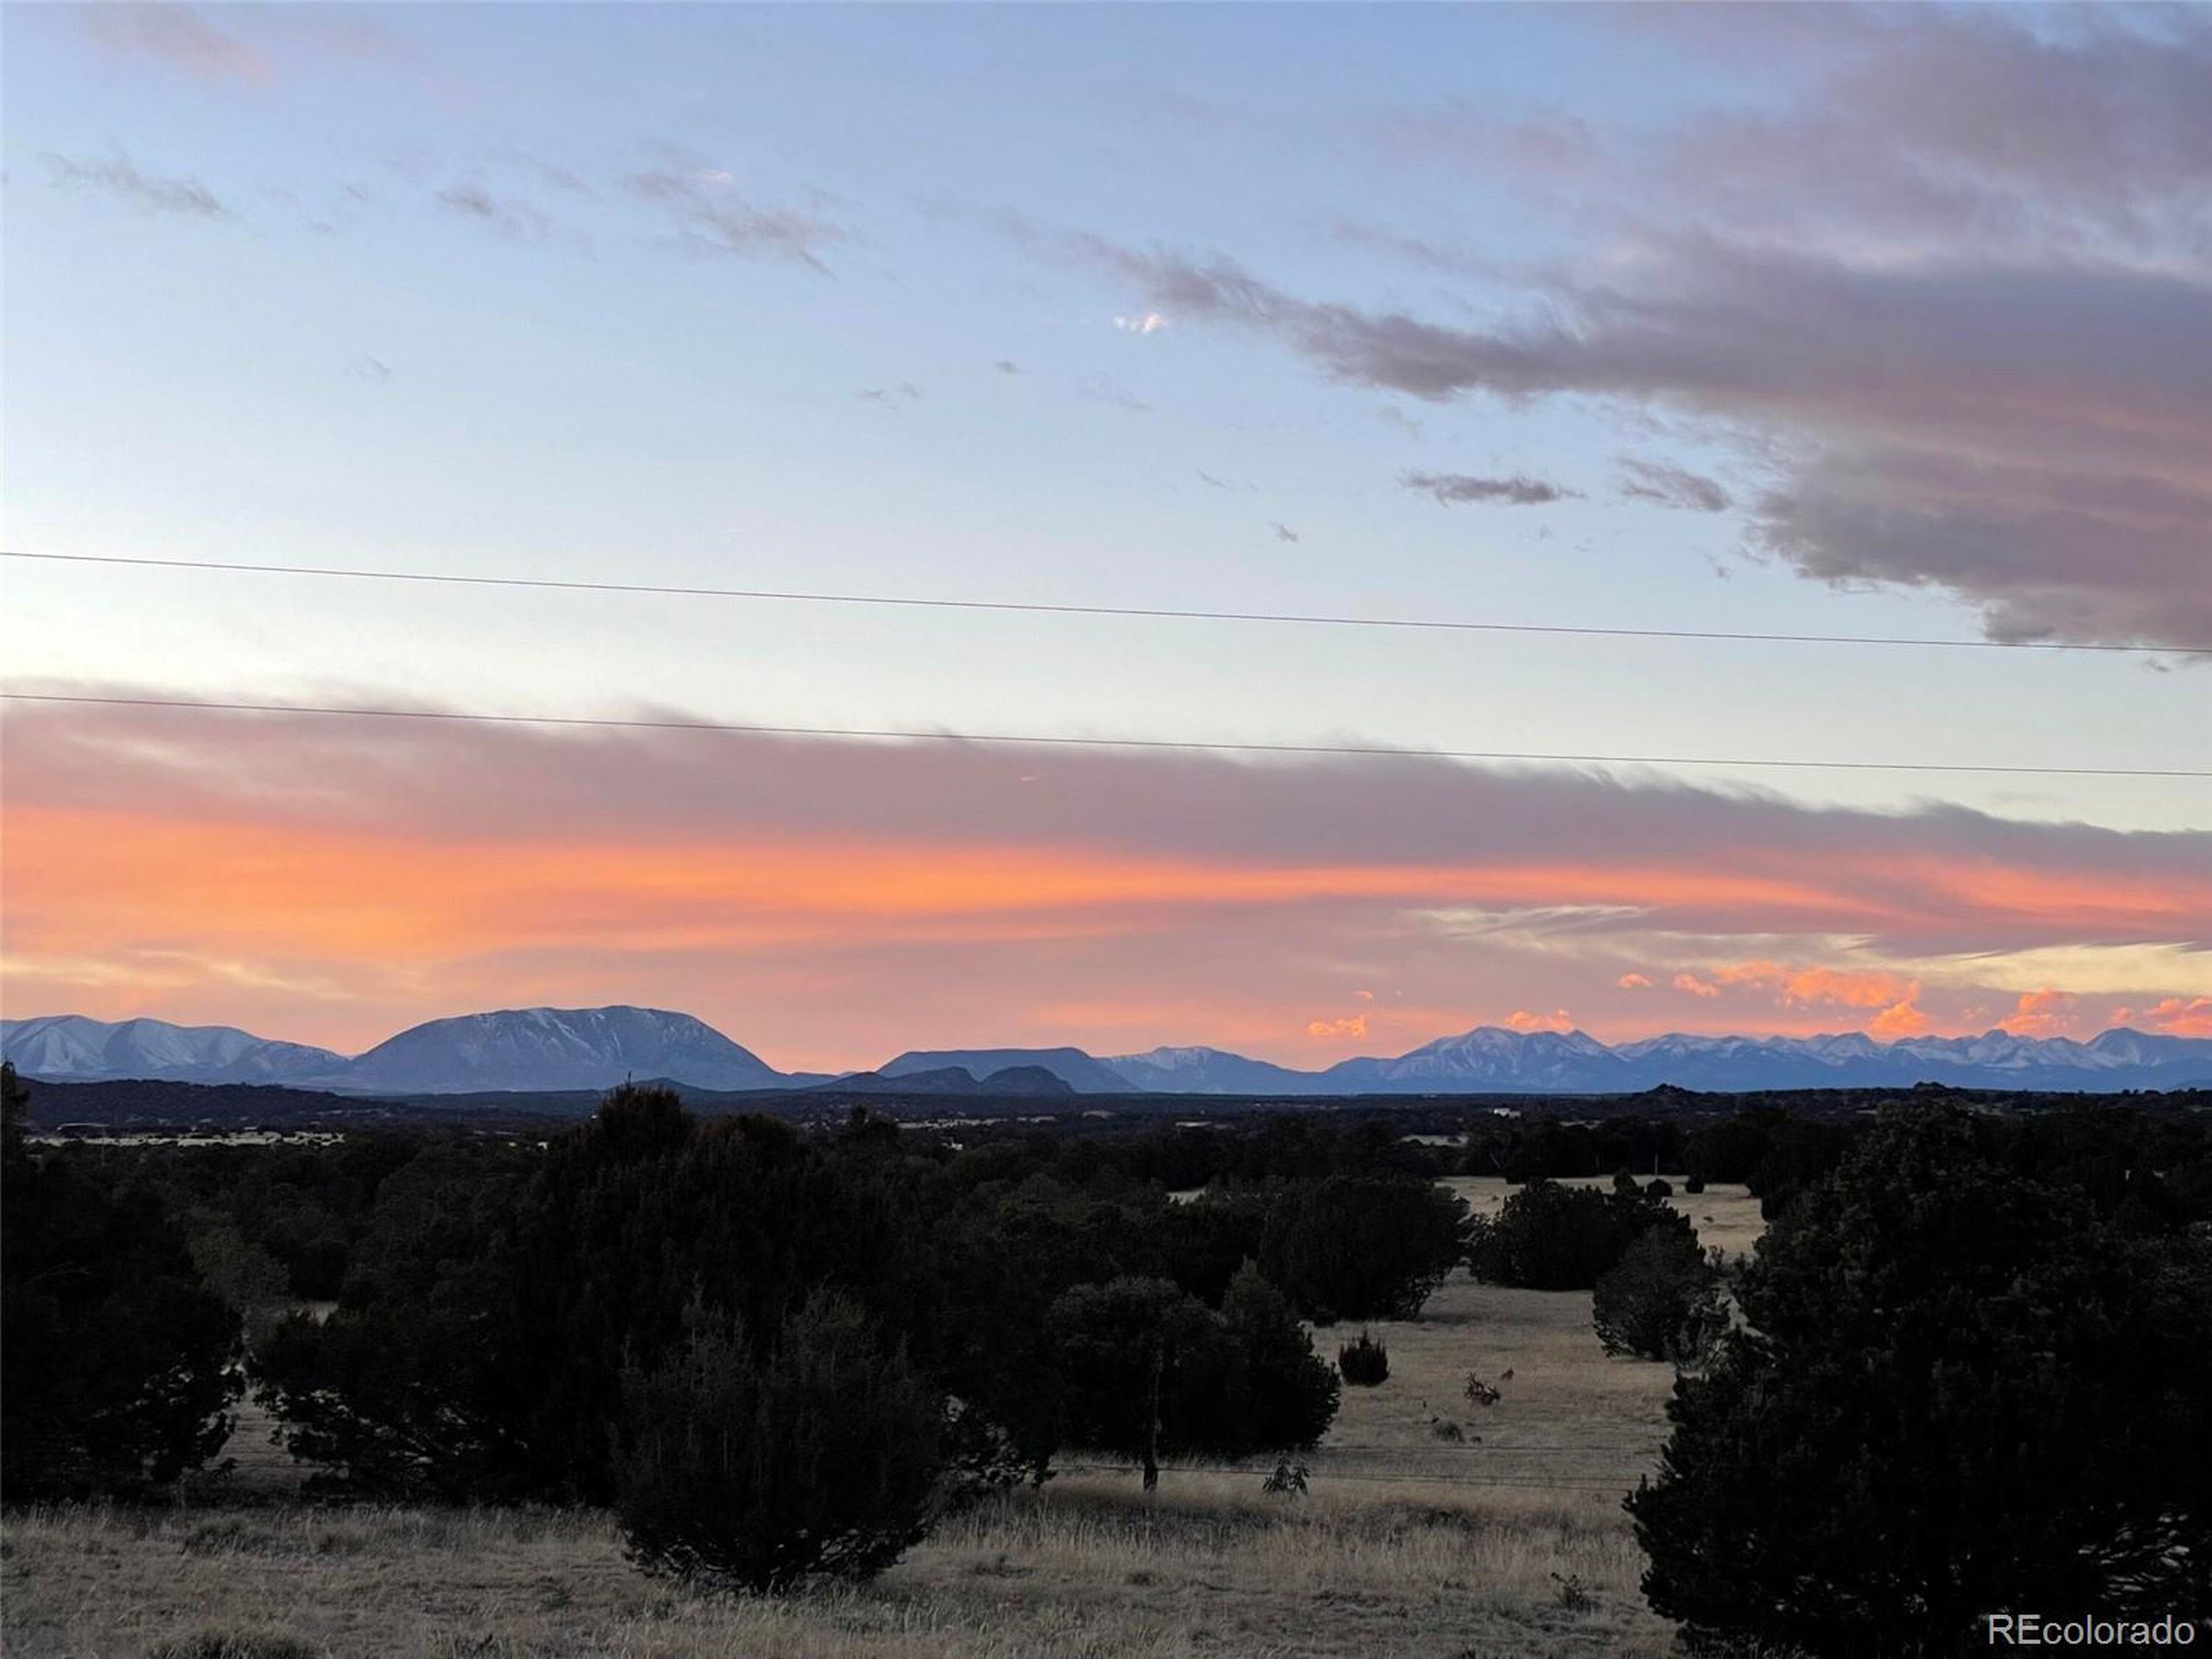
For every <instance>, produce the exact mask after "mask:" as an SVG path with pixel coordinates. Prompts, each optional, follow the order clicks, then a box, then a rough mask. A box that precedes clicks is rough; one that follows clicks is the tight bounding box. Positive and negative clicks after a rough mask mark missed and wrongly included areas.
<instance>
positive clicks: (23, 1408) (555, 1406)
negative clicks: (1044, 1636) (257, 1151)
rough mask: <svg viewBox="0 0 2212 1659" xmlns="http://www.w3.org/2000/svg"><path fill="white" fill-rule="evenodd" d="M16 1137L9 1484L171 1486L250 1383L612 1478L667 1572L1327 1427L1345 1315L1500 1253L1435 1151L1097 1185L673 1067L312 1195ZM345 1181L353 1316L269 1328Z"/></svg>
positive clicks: (765, 1580)
mask: <svg viewBox="0 0 2212 1659" xmlns="http://www.w3.org/2000/svg"><path fill="white" fill-rule="evenodd" d="M10 1087H11V1090H12V1089H13V1088H14V1085H13V1083H12V1079H11V1080H10ZM17 1092H20V1091H17ZM6 1157H7V1164H8V1180H9V1189H8V1193H7V1210H6V1214H5V1218H4V1219H5V1227H6V1234H7V1237H6V1242H5V1246H4V1255H5V1261H4V1286H5V1298H6V1302H7V1320H8V1329H7V1332H6V1344H5V1354H4V1357H5V1365H6V1372H7V1375H6V1385H5V1389H4V1390H0V1393H4V1403H5V1410H6V1414H7V1422H6V1424H5V1426H4V1431H5V1432H4V1438H5V1442H6V1449H7V1460H6V1466H5V1469H4V1471H0V1472H3V1473H4V1482H5V1496H6V1497H7V1498H8V1499H9V1500H10V1501H19V1500H22V1499H25V1498H30V1497H45V1496H54V1495H61V1494H67V1493H82V1492H92V1491H108V1492H125V1493H127V1492H130V1491H143V1490H145V1489H147V1488H149V1487H150V1486H153V1485H155V1484H159V1483H161V1482H162V1481H165V1480H168V1479H172V1478H175V1475H176V1474H177V1473H178V1472H179V1471H182V1470H184V1469H188V1468H190V1467H194V1466H196V1465H200V1464H201V1463H204V1461H205V1460H206V1459H207V1456H208V1455H209V1454H210V1453H211V1452H213V1449H214V1448H215V1447H216V1446H219V1444H220V1442H221V1440H222V1439H223V1437H224V1434H225V1433H226V1431H227V1427H228V1424H227V1421H226V1414H227V1412H228V1411H229V1409H230V1408H231V1407H232V1402H234V1401H235V1399H236V1398H237V1396H238V1391H239V1389H241V1388H242V1387H245V1386H250V1387H251V1389H253V1391H254V1393H255V1395H256V1397H257V1400H258V1401H259V1402H261V1403H263V1404H264V1405H265V1406H266V1407H267V1408H269V1409H270V1411H271V1412H272V1413H273V1414H275V1416H276V1418H277V1421H278V1423H279V1425H280V1432H281V1433H282V1434H283V1437H284V1440H285V1441H286V1443H287V1445H288V1446H289V1448H290V1449H291V1450H292V1452H294V1453H295V1454H296V1456H298V1457H299V1458H300V1459H302V1460H303V1461H305V1462H306V1463H307V1464H308V1465H310V1466H311V1467H312V1469H313V1470H314V1471H315V1475H314V1484H316V1485H317V1486H318V1487H320V1488H321V1489H323V1490H325V1491H334V1492H345V1493H352V1494H359V1495H375V1496H378V1497H428V1498H434V1499H442V1500H450V1501H466V1502H516V1501H535V1502H547V1503H588V1504H598V1505H606V1506H609V1507H612V1508H613V1509H614V1510H616V1511H617V1512H618V1513H619V1514H620V1516H622V1518H623V1521H624V1523H625V1525H626V1528H627V1529H629V1532H630V1535H631V1537H632V1542H633V1546H634V1547H635V1548H636V1549H637V1551H638V1552H639V1555H640V1557H641V1559H643V1560H645V1561H646V1562H648V1563H649V1564H651V1565H655V1566H661V1567H671V1568H674V1569H677V1570H680V1571H685V1572H689V1573H697V1574H705V1575H709V1576H713V1577H716V1578H720V1579H722V1580H727V1581H728V1582H731V1583H734V1584H739V1585H742V1586H747V1587H752V1588H774V1587H779V1586H783V1585H785V1584H788V1583H791V1582H792V1581H794V1580H797V1579H798V1578H802V1577H804V1576H806V1575H808V1574H810V1573H820V1572H855V1571H865V1570H868V1569H869V1568H871V1567H874V1566H880V1565H881V1564H882V1562H883V1561H884V1560H888V1559H890V1558H892V1557H893V1556H894V1555H895V1554H897V1552H898V1550H899V1549H900V1548H904V1547H905V1546H906V1543H908V1542H911V1541H912V1539H913V1538H914V1537H915V1536H917V1535H918V1530H919V1529H921V1528H923V1527H924V1526H925V1525H926V1524H927V1522H928V1521H929V1519H930V1518H931V1516H934V1515H935V1514H937V1513H938V1512H939V1511H940V1510H942V1509H943V1508H944V1506H945V1505H946V1504H948V1503H958V1502H960V1501H962V1500H963V1498H964V1497H969V1496H972V1495H974V1494H975V1493H976V1492H978V1491H984V1490H988V1488H989V1487H991V1486H993V1485H997V1484H1007V1483H1008V1482H1012V1481H1016V1480H1020V1479H1038V1478H1043V1477H1044V1476H1045V1475H1046V1473H1047V1472H1048V1471H1049V1470H1050V1468H1051V1465H1052V1459H1053V1457H1054V1456H1055V1455H1056V1454H1057V1453H1058V1452H1059V1451H1060V1450H1061V1449H1062V1448H1063V1447H1066V1446H1080V1447H1083V1448H1084V1449H1086V1450H1090V1451H1103V1452H1109V1453H1112V1454H1116V1455H1119V1456H1122V1457H1124V1458H1127V1459H1129V1460H1130V1461H1132V1462H1134V1463H1135V1464H1137V1465H1140V1466H1141V1467H1142V1468H1143V1470H1144V1471H1145V1478H1146V1480H1147V1484H1151V1483H1152V1482H1154V1481H1155V1480H1156V1479H1157V1478H1158V1472H1159V1469H1160V1465H1161V1463H1162V1461H1163V1460H1165V1459H1170V1458H1173V1457H1175V1456H1179V1455H1185V1454H1189V1453H1193V1452H1197V1453H1204V1454H1206V1455H1212V1456H1230V1457H1235V1456H1243V1455H1246V1454H1248V1453H1251V1452H1263V1451H1264V1452H1274V1451H1278V1450H1281V1451H1290V1450H1294V1449H1297V1448H1302V1447H1310V1446H1313V1444H1314V1443H1315V1442H1316V1441H1318V1440H1319V1438H1320V1437H1321V1435H1322V1434H1323V1433H1325V1431H1326V1429H1327V1427H1328V1425H1329V1423H1330V1421H1332V1418H1333V1416H1334V1414H1335V1410H1336V1404H1337V1386H1338V1384H1337V1377H1336V1375H1335V1372H1334V1370H1333V1368H1332V1367H1331V1366H1329V1365H1327V1364H1325V1363H1324V1362H1323V1361H1322V1359H1321V1358H1320V1357H1319V1356H1318V1355H1316V1354H1315V1352H1314V1351H1313V1342H1312V1338H1311V1337H1310V1335H1309V1334H1308V1332H1307V1330H1306V1324H1305V1321H1306V1320H1308V1319H1313V1320H1319V1321H1324V1322H1325V1321H1330V1320H1333V1319H1340V1318H1341V1319H1363V1318H1364V1319H1381V1318H1392V1317H1401V1316H1404V1315H1408V1314H1410V1313H1414V1312H1416V1311H1417V1310H1418V1308H1419V1306H1420V1304H1421V1301H1422V1300H1424V1299H1425V1298H1426V1296H1427V1294H1428V1292H1429V1291H1430V1290H1431V1289H1432V1288H1433V1287H1434V1285H1435V1284H1436V1283H1437V1282H1438V1281H1440V1280H1441V1278H1442V1277H1443V1276H1444V1275H1445V1274H1446V1273H1447V1272H1448V1271H1449V1270H1450V1268H1452V1265H1453V1264H1454V1263H1455V1262H1457V1261H1458V1260H1459V1257H1460V1255H1461V1254H1462V1251H1463V1248H1464V1247H1463V1242H1462V1236H1461V1220H1462V1217H1461V1209H1462V1206H1461V1205H1459V1201H1458V1200H1457V1199H1455V1198H1452V1197H1451V1196H1450V1195H1449V1194H1448V1193H1446V1192H1442V1191H1441V1190H1440V1189H1438V1188H1436V1187H1435V1186H1434V1185H1433V1184H1431V1183H1429V1182H1427V1181H1426V1180H1425V1179H1421V1178H1420V1177H1418V1176H1412V1175H1400V1174H1391V1173H1368V1174H1360V1175H1342V1176H1329V1177H1324V1178H1320V1179H1312V1180H1286V1181H1274V1182H1266V1183H1260V1184H1256V1185H1248V1186H1236V1185H1224V1187H1222V1188H1221V1189H1219V1190H1217V1191H1212V1192H1206V1193H1204V1194H1201V1195H1198V1196H1197V1197H1195V1198H1190V1199H1189V1201H1176V1200H1174V1199H1171V1198H1169V1196H1168V1195H1167V1194H1166V1192H1164V1191H1163V1190H1161V1189H1160V1188H1159V1187H1158V1186H1157V1185H1136V1184H1134V1183H1130V1182H1127V1181H1123V1180H1120V1179H1113V1178H1111V1177H1110V1176H1102V1177H1100V1178H1099V1179H1096V1180H1094V1181H1093V1182H1092V1183H1091V1184H1090V1185H1088V1186H1086V1187H1085V1188H1084V1189H1081V1190H1077V1189H1071V1188H1070V1187H1069V1186H1067V1185H1063V1184H1062V1183H1061V1182H1059V1181H1058V1180H1056V1179H1053V1178H1052V1176H1050V1175H1048V1174H1046V1173H1043V1172H1042V1171H1041V1170H1039V1169H1035V1168H1026V1167H1023V1166H1021V1165H1020V1164H1018V1163H1017V1164H1012V1165H1009V1164H1008V1163H1007V1161H1006V1160H1003V1159H994V1158H990V1157H980V1158H968V1157H963V1155H961V1153H960V1152H959V1150H958V1149H957V1148H955V1147H950V1146H949V1145H948V1144H946V1143H945V1142H944V1141H941V1140H939V1139H937V1138H934V1137H928V1136H917V1135H903V1134H901V1133H900V1132H899V1131H898V1130H897V1129H896V1128H894V1127H893V1126H892V1125H890V1124H888V1123H887V1122H881V1121H880V1120H876V1119H874V1118H872V1117H869V1116H867V1115H866V1114H865V1113H856V1114H855V1116H854V1117H853V1118H852V1120H851V1121H850V1122H848V1123H846V1124H844V1125H842V1127H840V1128H837V1129H836V1130H834V1131H831V1132H828V1133H806V1132H802V1131H801V1130H798V1129H797V1128H793V1127H791V1125H789V1124H787V1123H784V1122H779V1121H776V1120H772V1119H769V1118H764V1117H734V1118H721V1119H713V1120H702V1119H698V1118H696V1117H693V1116H690V1114H689V1113H687V1112H686V1111H685V1110H684V1109H683V1107H682V1105H681V1103H680V1102H679V1101H678V1100H677V1097H676V1096H674V1095H673V1094H671V1093H670V1092H668V1091H666V1090H656V1089H650V1088H645V1089H633V1088H625V1089H621V1090H616V1091H614V1092H613V1094H612V1095H610V1096H608V1098H607V1101H606V1103H604V1104H603V1105H602V1107H601V1109H600V1110H599V1112H598V1113H597V1114H596V1115H595V1116H594V1117H593V1118H592V1119H591V1120H590V1121H589V1122H588V1123H586V1124H584V1125H583V1126H582V1127H581V1128H577V1129H575V1130H574V1131H572V1132H569V1133H567V1134H563V1135H556V1136H555V1137H553V1138H552V1139H551V1140H550V1141H549V1142H547V1143H545V1144H544V1145H543V1146H538V1145H531V1144H519V1145H518V1144H512V1143H503V1142H499V1141H476V1140H469V1139H463V1138H446V1139H442V1140H433V1141H424V1142H421V1143H418V1144H416V1145H415V1146H414V1147H412V1149H411V1152H410V1154H409V1155H406V1156H404V1157H403V1156H400V1155H399V1149H398V1148H397V1147H394V1146H392V1145H391V1144H388V1143H387V1144H380V1145H372V1146H369V1147H359V1148H325V1149H321V1152H320V1153H319V1154H309V1155H308V1161H309V1162H310V1163H311V1164H312V1163H316V1162H317V1161H318V1160H319V1163H320V1168H321V1179H320V1180H319V1181H314V1180H311V1181H310V1182H309V1183H308V1186H309V1187H310V1188H311V1189H313V1190H312V1191H310V1192H296V1193H292V1194H287V1193H283V1192H273V1191H271V1190H270V1185H269V1184H268V1183H267V1182H265V1181H263V1180H257V1179H249V1180H242V1181H239V1182H238V1183H237V1185H235V1187H234V1188H233V1189H232V1192H231V1198H232V1204H231V1205H230V1207H229V1208H228V1209H227V1210H226V1209H225V1208H224V1206H223V1205H221V1204H219V1203H217V1202H215V1200H216V1199H217V1198H219V1194H218V1193H216V1192H213V1191H211V1190H210V1189H209V1187H208V1186H207V1184H206V1182H207V1170H206V1168H204V1167H202V1168H197V1169H186V1170H184V1171H183V1172H182V1173H180V1169H179V1166H180V1164H190V1163H191V1162H193V1160H194V1159H196V1158H197V1157H198V1154H185V1153H181V1152H175V1151H172V1152H169V1153H167V1154H162V1155H158V1156H155V1155H147V1156H140V1157H137V1158H135V1159H132V1158H106V1157H103V1156H102V1155H101V1154H99V1152H98V1150H97V1149H94V1148H86V1147H70V1148H66V1149H63V1150H60V1151H48V1152H37V1151H35V1150H33V1149H32V1148H30V1147H29V1146H28V1145H27V1144H26V1143H25V1142H24V1141H23V1139H22V1136H21V1135H20V1134H19V1133H18V1132H17V1129H16V1126H15V1125H14V1123H13V1122H12V1121H11V1123H10V1129H9V1138H8V1145H7V1151H6ZM213 1161H214V1162H216V1163H218V1164H224V1165H227V1166H230V1167H232V1168H233V1169H235V1168H236V1167H237V1165H236V1163H235V1160H230V1159H228V1158H225V1159H221V1160H213ZM271 1161H272V1162H275V1161H276V1160H271ZM297 1161H298V1160H296V1159H295V1160H292V1164H293V1167H294V1173H302V1172H301V1171H300V1170H299V1169H298V1167H297ZM279 1185H283V1184H281V1183H280V1184H279ZM164 1186H166V1187H167V1189H168V1191H167V1196H170V1197H185V1198H190V1199H192V1200H193V1202H192V1204H190V1205H185V1206H180V1207H176V1208H169V1207H165V1205H164V1204H163V1202H162V1200H163V1198H164V1196H165V1194H164V1192H163V1188H164ZM314 1211H320V1212H321V1213H322V1214H324V1215H326V1216H327V1217H330V1218H331V1224H332V1225H333V1226H334V1228H335V1229H336V1232H335V1235H334V1236H337V1237H339V1238H340V1239H342V1242H343V1253H344V1258H345V1261H344V1268H343V1272H342V1275H341V1276H340V1282H339V1284H338V1285H337V1287H336V1292H337V1294H336V1296H335V1298H334V1302H335V1306H331V1307H327V1308H318V1309H315V1310H313V1311H312V1312H307V1311H302V1312H291V1311H285V1310H283V1308H282V1307H281V1306H280V1307H277V1308H275V1309H271V1308H270V1306H267V1305H266V1304H265V1302H264V1305H263V1306H262V1307H261V1309H260V1312H259V1316H258V1317H257V1318H256V1317H255V1313H256V1310H255V1307H254V1306H252V1305H251V1304H252V1302H253V1299H254V1298H255V1297H257V1296H263V1297H265V1296H266V1295H267V1294H268V1293H270V1292H271V1291H275V1290H277V1289H278V1288H279V1287H280V1286H281V1289H282V1290H286V1291H294V1292H296V1291H297V1290H298V1289H300V1288H302V1287H318V1288H319V1287H322V1285H323V1283H324V1281H322V1280H321V1279H320V1278H317V1277H315V1274H314V1269H313V1268H312V1263H313V1262H314V1259H315V1257H314V1253H313V1252H311V1251H308V1250H302V1251H301V1252H300V1253H298V1254H297V1255H295V1256H294V1258H293V1260H292V1261H291V1262H287V1263H283V1264H282V1265H281V1266H280V1265H279V1263H278V1258H277V1255H276V1254H275V1253H274V1252H273V1251H270V1250H265V1249H262V1247H261V1246H260V1245H259V1244H258V1243H256V1239H255V1236H253V1235H251V1234H250V1232H249V1229H250V1228H251V1227H252V1226H253V1224H254V1221H253V1218H254V1217H257V1216H259V1217H266V1216H269V1215H277V1216H283V1217H295V1218H296V1217H299V1216H300V1215H302V1213H309V1212H314ZM340 1217H343V1219H341V1218H340ZM188 1237H189V1238H190V1239H191V1240H192V1241H193V1242H194V1243H197V1244H198V1245H199V1246H200V1250H201V1254H202V1256H203V1258H204V1259H205V1261H206V1263H207V1267H206V1270H204V1271H203V1270H202V1268H201V1266H200V1264H199V1263H196V1262H194V1256H193V1251H192V1249H191V1248H190V1247H189V1245H188ZM257 1250H258V1251H260V1253H261V1255H262V1256H263V1257H264V1258H265V1259H264V1260H263V1261H262V1262H255V1261H254V1260H253V1255H254V1252H255V1251H257ZM303 1264H306V1265H307V1267H308V1271H307V1272H305V1273H303V1272H302V1266H303ZM27 1269H29V1270H30V1271H28V1272H27V1271H26V1270H27ZM211 1281H218V1282H219V1283H221V1284H226V1285H228V1286H229V1287H231V1288H232V1292H233V1295H234V1296H235V1298H236V1300H226V1296H225V1294H223V1293H222V1291H221V1290H220V1289H219V1288H218V1282H211ZM279 1300H280V1301H281V1295H280V1297H279ZM240 1303H245V1304H247V1305H246V1306H240V1305H239V1304H240ZM164 1307H165V1308H167V1309H169V1310H171V1312H170V1313H168V1315H166V1316H164V1317H165V1319H166V1322H163V1321H162V1320H160V1319H155V1318H154V1317H153V1316H154V1314H155V1313H156V1312H158V1311H159V1310H160V1309H161V1308H164ZM187 1313H191V1314H193V1315H194V1318H193V1319H191V1320H189V1321H187V1319H186V1314H187ZM175 1379H189V1380H190V1387H189V1388H188V1389H181V1388H173V1387H171V1386H170V1384H171V1382H172V1381H173V1380H175ZM92 1383H99V1385H100V1386H88V1385H89V1384H92ZM102 1387H105V1388H107V1389H109V1391H110V1392H111V1393H115V1394H130V1393H131V1392H132V1390H134V1389H135V1390H137V1394H136V1396H135V1397H134V1399H133V1400H132V1402H130V1408H129V1410H128V1411H124V1412H122V1413H121V1414H118V1409H117V1408H114V1407H113V1406H112V1404H111V1402H109V1401H108V1400H107V1399H106V1398H105V1397H104V1396H103V1395H102V1392H101V1388H102ZM132 1413H135V1414H136V1415H135V1416H133V1415H132ZM142 1420H143V1421H142Z"/></svg>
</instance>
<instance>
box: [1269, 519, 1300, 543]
mask: <svg viewBox="0 0 2212 1659" xmlns="http://www.w3.org/2000/svg"><path fill="white" fill-rule="evenodd" d="M1268 529H1269V530H1272V531H1274V533H1275V540H1277V541H1279V542H1295V541H1297V540H1299V539H1300V537H1299V534H1298V532H1297V531H1294V530H1293V529H1292V528H1291V527H1290V526H1289V525H1288V524H1283V523H1282V522H1281V521H1280V520H1278V519H1274V518H1270V519H1268Z"/></svg>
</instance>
